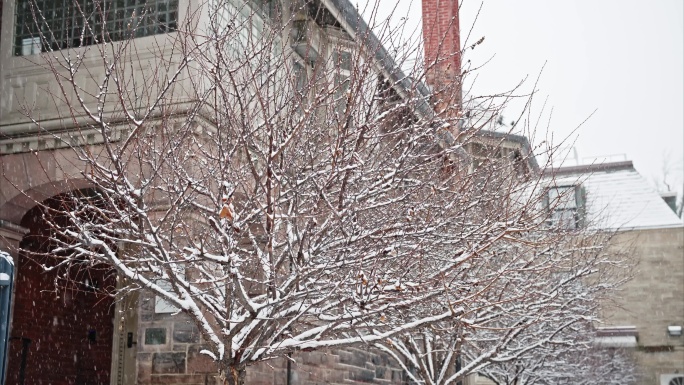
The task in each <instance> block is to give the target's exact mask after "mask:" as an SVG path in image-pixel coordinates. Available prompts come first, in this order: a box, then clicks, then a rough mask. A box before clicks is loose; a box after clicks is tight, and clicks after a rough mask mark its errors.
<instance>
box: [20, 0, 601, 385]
mask: <svg viewBox="0 0 684 385" xmlns="http://www.w3.org/2000/svg"><path fill="white" fill-rule="evenodd" d="M266 3H268V4H272V3H271V2H266ZM31 4H33V6H32V8H31V9H32V14H33V17H34V21H35V23H36V26H37V27H38V28H36V32H35V33H36V36H37V37H38V38H39V39H40V46H41V47H42V50H43V51H45V52H44V53H43V54H41V55H39V56H35V57H34V58H35V62H36V63H37V64H39V65H41V66H42V67H43V68H46V69H48V70H49V71H50V72H51V73H52V74H53V75H54V78H55V80H56V82H57V84H58V87H56V88H53V89H51V90H48V91H47V92H50V96H51V97H52V101H53V103H54V105H55V106H57V107H58V109H59V116H58V117H57V118H58V119H61V121H63V122H64V125H65V126H68V130H66V131H65V132H60V133H55V132H54V131H50V130H49V128H48V127H46V126H45V121H44V116H43V115H41V114H40V111H36V110H34V108H33V106H32V105H30V104H25V105H24V113H25V115H26V116H27V117H28V118H29V119H30V120H31V122H32V123H33V124H34V125H35V126H36V127H37V128H38V129H39V130H41V132H43V133H44V134H45V135H52V136H53V137H54V138H55V139H57V140H58V141H61V142H62V144H63V145H65V146H67V147H68V148H70V149H71V150H72V151H73V156H72V158H71V160H69V162H70V164H69V165H68V167H67V164H66V163H64V162H65V161H64V160H60V159H55V160H54V161H55V163H56V167H61V168H63V169H64V170H65V172H67V169H73V168H76V169H77V170H79V173H78V174H71V175H68V177H69V178H71V179H72V180H75V179H78V180H81V181H85V182H87V186H89V187H88V188H87V189H80V190H77V191H74V192H72V193H70V194H65V195H61V196H59V197H57V198H54V199H53V200H51V202H49V203H45V202H37V203H38V204H40V205H42V207H43V219H44V220H45V221H46V222H47V223H48V224H49V228H50V234H49V238H50V242H51V247H50V249H49V251H46V252H43V253H36V252H35V250H26V251H27V252H32V254H31V255H33V257H34V258H36V259H40V258H47V257H49V258H50V259H51V260H52V261H54V262H53V263H49V264H48V263H44V267H45V268H46V269H62V270H64V271H67V272H68V271H71V270H77V271H78V270H81V269H85V268H89V267H92V266H103V265H104V266H109V267H110V268H112V269H114V270H115V271H116V274H117V277H118V280H119V285H118V286H119V288H118V289H116V290H112V294H114V295H117V296H124V295H126V293H127V292H130V291H135V290H139V289H144V290H149V291H151V292H153V293H154V294H155V295H157V296H158V297H160V298H163V299H164V300H166V301H167V302H168V303H170V304H171V305H173V306H175V307H176V308H178V309H179V311H180V312H183V313H185V314H187V315H188V316H189V317H190V318H191V319H192V320H193V322H194V323H195V324H196V325H197V327H198V328H199V330H200V332H201V334H202V337H203V339H204V342H205V343H206V346H207V348H206V350H204V351H203V353H204V354H206V355H209V356H210V357H212V358H213V359H214V360H215V361H216V362H217V363H219V366H220V368H221V371H222V374H223V376H224V379H225V381H226V382H227V383H229V384H242V383H244V379H245V369H246V366H247V365H249V364H252V363H255V362H259V361H262V360H266V359H269V358H272V357H277V356H282V355H285V354H288V353H291V352H295V351H308V350H314V349H321V348H329V347H342V346H348V345H352V344H360V343H365V344H375V343H378V344H380V343H386V341H388V338H389V339H392V338H393V337H395V336H399V335H404V336H408V337H406V338H408V339H409V340H408V341H409V342H408V343H409V344H411V343H413V344H415V338H416V337H415V336H414V337H411V336H410V335H408V334H406V333H408V332H410V331H411V330H414V329H421V328H422V330H431V329H425V328H429V327H431V325H433V326H432V327H434V328H446V329H447V330H451V328H454V330H458V331H459V333H460V334H457V335H459V338H463V339H468V338H469V337H468V336H470V335H478V332H477V330H478V329H479V330H490V329H491V330H492V331H497V330H503V338H504V340H503V341H504V342H505V341H507V340H511V341H512V340H513V339H514V338H513V337H516V336H517V335H518V334H520V333H523V332H524V331H526V330H527V329H528V328H529V327H532V326H535V325H536V326H539V327H542V326H540V325H544V323H543V322H546V320H545V318H544V316H545V313H546V312H547V310H546V309H548V307H553V306H556V305H557V304H556V302H555V301H554V296H555V292H554V291H553V290H554V288H553V285H558V286H559V290H564V289H563V285H564V284H565V279H563V278H561V279H560V280H556V281H548V280H540V281H537V278H536V277H554V276H558V275H559V274H561V275H562V274H564V273H567V274H569V275H568V277H569V278H568V279H567V280H568V281H573V280H577V279H583V278H584V277H586V274H585V273H586V271H588V270H586V271H585V270H583V269H591V268H592V267H597V266H598V265H596V264H595V265H591V264H590V263H589V262H586V261H585V259H584V258H585V257H582V258H578V261H577V264H576V265H575V264H568V259H572V258H569V257H573V256H575V255H576V253H575V251H574V249H562V250H560V251H557V250H556V249H555V248H554V247H553V246H552V242H553V241H563V240H564V239H566V238H565V237H566V235H563V234H561V235H559V236H557V237H555V238H554V236H556V235H558V233H557V232H549V231H547V230H546V228H545V227H544V221H543V216H544V215H546V214H545V213H546V209H545V208H544V206H543V205H542V204H541V198H540V195H539V194H528V193H526V192H525V191H526V190H527V189H529V186H530V185H534V181H535V180H537V181H538V180H539V178H541V176H536V175H534V174H531V173H529V172H525V171H521V172H515V170H519V171H520V170H524V169H525V167H526V166H525V165H524V162H525V160H524V159H520V158H514V157H510V158H509V157H508V156H502V155H501V154H496V153H492V154H490V155H488V156H486V157H484V159H481V160H479V161H478V162H477V164H475V163H473V162H470V161H469V160H468V157H467V156H466V155H465V154H464V151H463V148H464V147H466V146H467V145H468V143H469V142H474V141H476V137H477V132H459V131H458V130H456V128H455V127H457V126H458V124H457V123H458V121H457V118H458V117H457V116H438V115H436V114H435V113H434V112H432V110H431V109H430V108H429V106H428V105H427V103H426V100H427V99H428V98H429V94H427V93H426V90H425V87H424V86H422V83H420V81H418V80H412V78H410V77H407V76H404V75H403V74H402V73H401V72H400V71H398V70H397V69H396V68H395V64H394V63H395V61H394V60H393V59H392V58H391V57H390V56H389V55H388V53H387V52H386V51H385V50H384V49H383V48H382V44H381V42H380V41H378V40H377V39H376V38H375V36H374V35H373V34H372V33H370V30H369V29H368V28H367V27H366V26H365V24H363V22H360V24H359V25H358V26H356V28H355V29H354V30H353V31H350V30H347V31H346V34H345V33H341V32H340V31H339V30H336V32H335V31H333V32H331V35H327V36H328V37H327V39H328V40H327V41H326V42H318V43H316V41H317V40H316V39H323V37H322V36H326V35H320V34H318V33H319V32H320V31H319V30H320V29H321V25H320V24H321V23H323V24H325V23H329V25H327V26H328V27H331V28H329V29H331V30H334V29H335V28H338V29H339V27H340V26H339V25H335V21H334V18H333V19H330V18H331V17H333V16H332V15H331V14H330V11H329V10H327V9H326V8H325V7H322V6H320V4H319V3H317V2H314V3H311V2H303V3H297V2H293V3H280V4H279V5H278V6H274V7H270V8H269V9H268V10H267V11H264V10H258V9H255V8H251V7H248V6H246V5H244V4H243V6H236V5H234V3H233V2H227V1H226V2H224V1H218V0H217V1H210V2H208V3H204V4H201V5H197V6H196V7H195V6H192V7H188V9H187V10H186V11H185V14H187V17H186V19H185V20H181V21H178V23H177V24H175V25H174V26H168V25H167V26H165V27H164V28H170V29H172V30H173V32H172V33H170V34H165V35H158V36H157V37H148V38H146V39H147V40H146V42H147V43H145V45H144V46H142V44H143V43H141V42H140V41H141V40H138V39H134V37H135V36H137V35H138V32H139V31H141V29H142V28H147V27H146V26H147V25H148V24H149V23H148V24H146V23H147V22H146V21H145V20H146V19H145V17H148V16H150V15H147V14H142V15H141V14H138V15H136V14H133V15H130V16H129V18H128V19H127V20H128V24H127V25H125V26H123V27H122V28H119V29H118V30H117V32H116V33H115V32H114V31H111V30H108V29H107V28H102V27H101V23H100V24H98V20H100V21H101V20H105V19H106V15H107V12H108V8H107V6H108V5H107V4H108V3H107V2H97V1H95V2H93V4H94V5H93V7H92V8H89V9H82V8H81V6H80V5H79V4H80V3H79V2H74V6H73V7H74V9H75V10H76V12H77V13H78V14H80V15H81V19H80V21H81V22H82V23H83V28H81V36H80V37H79V39H80V40H79V41H80V42H81V45H83V46H82V47H78V48H75V49H69V50H59V48H62V47H61V46H60V45H59V44H58V43H59V39H58V37H57V36H56V34H55V33H54V32H53V31H52V30H51V25H50V23H48V20H47V19H46V16H45V15H44V14H43V12H42V10H41V9H40V7H39V4H38V3H35V2H32V3H31ZM302 13H308V14H309V15H310V16H311V18H308V19H301V18H298V16H297V15H301V14H302ZM331 20H332V21H331ZM317 23H318V24H317ZM159 28H161V27H159ZM333 35H334V36H337V37H336V38H334V39H333V38H332V37H331V36H333ZM351 35H354V38H355V39H354V40H353V41H352V40H351V39H350V36H351ZM85 42H91V43H98V42H99V44H92V45H87V46H86V45H85ZM150 42H151V43H150ZM399 61H401V60H399ZM415 75H416V76H415V78H416V79H420V78H421V73H416V74H415ZM499 158H502V159H499ZM74 164H75V166H74ZM475 166H477V170H479V171H473V170H474V169H475ZM521 167H522V168H521ZM490 171H491V172H490ZM494 171H496V172H494ZM511 175H514V176H513V177H512V176H511ZM547 233H548V234H550V235H547ZM568 242H570V241H568ZM570 243H572V242H570ZM580 243H581V242H580ZM44 260H45V259H41V261H44ZM64 276H65V277H67V276H68V274H65V275H64ZM575 294H576V295H579V294H578V293H575ZM558 298H562V299H563V300H568V301H570V300H571V298H565V297H562V296H561V297H558ZM561 307H562V306H561ZM553 317H556V318H552V319H553V320H554V321H556V320H561V321H564V322H568V323H571V322H572V321H574V318H572V319H571V318H568V319H567V320H566V319H564V318H563V317H564V315H563V314H562V313H558V314H556V315H554V316H553ZM554 327H558V325H556V326H554ZM411 340H413V341H414V342H411ZM487 340H491V338H489V337H487ZM391 341H396V344H397V346H398V345H399V343H400V342H399V341H403V340H402V339H401V338H400V337H397V338H396V339H392V340H391ZM427 341H428V339H424V340H423V342H425V343H427ZM458 341H459V340H454V341H453V342H448V346H452V345H453V344H454V343H455V344H459V342H458ZM469 341H470V342H469V343H470V344H471V345H473V346H475V347H476V348H478V349H481V351H482V352H485V351H486V349H487V348H485V347H482V348H480V347H479V344H480V341H478V340H476V339H470V340H469ZM393 343H394V342H393ZM402 343H403V342H402ZM525 344H526V342H524V341H523V342H519V345H517V346H516V347H512V345H502V346H501V348H497V349H506V350H505V351H504V352H503V353H502V354H503V355H506V354H508V355H510V356H514V355H517V356H519V355H520V354H522V353H520V352H524V351H526V350H527V349H528V347H527V345H525ZM532 344H533V345H534V344H536V342H533V343H532ZM406 346H408V345H406ZM406 349H408V348H406ZM516 349H517V350H516ZM450 352H451V351H449V354H450ZM499 358H500V357H499ZM500 359H503V358H500ZM480 361H481V362H485V361H486V360H484V359H483V360H480ZM470 365H471V367H472V368H479V367H480V364H479V363H478V362H477V360H473V361H472V362H471V364H470ZM418 366H419V365H418ZM461 371H462V372H463V371H465V369H461ZM456 374H458V373H456Z"/></svg>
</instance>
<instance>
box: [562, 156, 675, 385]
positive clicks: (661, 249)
mask: <svg viewBox="0 0 684 385" xmlns="http://www.w3.org/2000/svg"><path fill="white" fill-rule="evenodd" d="M553 175H554V177H555V183H556V185H557V186H559V188H560V186H569V187H575V186H579V187H581V190H577V191H581V193H582V194H583V195H585V197H584V198H583V199H581V200H578V202H579V204H578V205H576V206H574V207H572V208H570V209H569V210H574V211H573V213H572V214H571V215H559V216H558V218H573V219H572V220H568V221H567V223H568V225H569V226H574V225H576V224H579V222H575V221H574V218H575V217H576V216H575V215H574V213H575V212H577V211H578V210H579V211H583V212H584V214H583V215H585V216H586V218H585V224H586V225H587V226H591V227H593V228H596V229H601V230H606V231H613V232H615V236H614V237H613V239H612V241H611V247H613V248H615V249H617V250H621V251H627V253H628V258H629V259H630V261H631V262H633V263H634V266H635V267H634V270H633V272H632V279H631V280H630V281H629V282H627V283H625V284H624V285H623V286H622V287H621V289H620V291H619V292H618V293H617V297H616V298H613V299H610V301H606V302H605V303H604V304H603V310H602V320H603V321H602V323H601V324H599V325H597V340H596V343H597V344H598V345H599V346H603V347H606V348H611V347H622V348H629V349H630V350H631V351H632V353H633V355H634V358H635V360H636V362H637V364H638V366H639V367H638V372H639V374H640V375H641V376H642V377H641V380H640V382H639V383H642V384H648V385H676V384H679V383H681V382H682V381H684V374H683V373H684V338H683V337H682V334H681V332H680V330H681V329H682V327H683V326H684V302H683V301H682V300H681V298H683V297H684V224H683V223H682V220H681V219H680V218H678V217H677V215H676V214H675V213H674V212H673V210H672V209H671V207H669V206H668V205H667V203H666V202H665V201H664V200H663V199H662V198H661V197H660V195H659V194H658V193H657V192H656V190H655V189H654V188H653V187H652V186H650V185H649V183H648V181H647V180H646V179H645V178H643V177H642V176H641V175H640V174H639V173H638V172H637V171H636V170H635V169H634V166H633V165H632V162H629V161H626V162H616V163H607V164H597V165H589V166H574V167H565V168H559V169H555V170H553ZM560 220H564V219H560Z"/></svg>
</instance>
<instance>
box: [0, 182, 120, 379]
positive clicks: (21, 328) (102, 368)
mask: <svg viewBox="0 0 684 385" xmlns="http://www.w3.org/2000/svg"><path fill="white" fill-rule="evenodd" d="M94 197H97V194H96V192H95V191H94V190H79V191H75V192H71V193H69V194H63V195H59V196H55V197H52V198H50V199H48V200H46V201H45V202H43V203H42V204H41V205H38V206H36V207H34V208H33V209H31V210H29V211H28V212H27V213H26V214H25V215H24V218H23V219H22V223H21V225H22V226H23V227H25V228H27V229H29V233H28V234H27V235H26V236H25V237H24V239H23V240H22V242H21V248H22V252H21V253H20V255H19V258H18V261H17V273H16V290H15V297H14V312H13V319H12V330H11V335H10V344H9V362H8V370H7V384H8V385H15V384H16V385H32V384H41V383H42V384H53V385H61V384H79V385H99V384H102V385H105V384H109V381H110V370H111V360H112V335H113V334H112V333H113V317H114V305H113V297H112V296H111V294H112V293H113V292H114V288H115V287H116V277H115V273H114V270H113V269H112V268H111V267H110V266H108V265H105V264H94V265H93V264H92V263H90V262H88V261H78V260H73V261H70V262H69V263H64V262H65V257H66V255H65V254H60V253H58V252H55V248H56V246H57V242H56V241H55V237H57V235H56V233H55V231H54V230H53V229H52V227H51V226H50V224H49V223H50V222H51V221H53V222H55V223H57V224H58V225H59V226H68V225H69V221H68V220H67V218H66V216H64V215H61V214H60V211H62V210H64V209H69V208H70V207H71V206H76V205H77V203H76V202H77V199H93V198H94ZM84 215H87V214H84ZM46 218H49V219H50V220H46ZM46 267H47V268H49V269H51V270H49V271H46V269H45V268H46Z"/></svg>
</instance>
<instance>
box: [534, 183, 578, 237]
mask: <svg viewBox="0 0 684 385" xmlns="http://www.w3.org/2000/svg"><path fill="white" fill-rule="evenodd" d="M544 201H545V202H544V203H545V206H546V208H547V209H548V210H549V223H550V225H551V226H553V227H558V228H561V229H578V228H580V227H582V226H583V225H584V223H583V222H584V216H585V215H584V211H585V208H584V190H583V189H582V187H581V186H578V185H568V186H556V187H550V188H549V189H547V190H546V196H545V197H544Z"/></svg>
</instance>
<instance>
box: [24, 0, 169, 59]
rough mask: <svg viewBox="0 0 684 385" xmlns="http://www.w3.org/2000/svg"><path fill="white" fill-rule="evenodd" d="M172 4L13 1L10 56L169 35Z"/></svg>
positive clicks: (163, 0)
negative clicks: (13, 32) (12, 30)
mask: <svg viewBox="0 0 684 385" xmlns="http://www.w3.org/2000/svg"><path fill="white" fill-rule="evenodd" d="M177 20H178V0H103V1H100V0H17V2H16V10H15V38H14V55H15V56H25V55H33V54H36V53H40V52H47V51H51V50H60V49H66V48H74V47H82V46H87V45H91V44H98V43H101V42H110V41H120V40H125V39H129V38H135V37H143V36H150V35H156V34H161V33H166V32H170V31H173V30H175V29H176V27H177V25H176V24H177Z"/></svg>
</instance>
